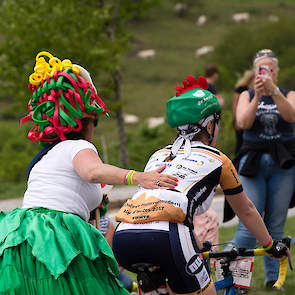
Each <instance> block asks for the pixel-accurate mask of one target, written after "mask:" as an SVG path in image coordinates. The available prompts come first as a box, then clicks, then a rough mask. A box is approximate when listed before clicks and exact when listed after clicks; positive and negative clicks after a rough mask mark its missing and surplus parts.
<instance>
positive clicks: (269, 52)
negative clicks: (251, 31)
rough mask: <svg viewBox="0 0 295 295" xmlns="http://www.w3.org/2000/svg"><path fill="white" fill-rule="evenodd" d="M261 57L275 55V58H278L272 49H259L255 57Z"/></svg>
mask: <svg viewBox="0 0 295 295" xmlns="http://www.w3.org/2000/svg"><path fill="white" fill-rule="evenodd" d="M259 57H273V58H277V56H276V54H275V53H274V52H273V51H272V50H271V49H262V50H259V51H258V52H257V53H256V54H255V57H254V59H256V58H259Z"/></svg>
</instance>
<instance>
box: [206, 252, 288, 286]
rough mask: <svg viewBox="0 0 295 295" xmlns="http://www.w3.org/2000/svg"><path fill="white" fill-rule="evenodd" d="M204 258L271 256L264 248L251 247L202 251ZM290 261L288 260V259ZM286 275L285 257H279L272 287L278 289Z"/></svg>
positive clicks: (233, 258)
mask: <svg viewBox="0 0 295 295" xmlns="http://www.w3.org/2000/svg"><path fill="white" fill-rule="evenodd" d="M202 255H203V257H204V258H206V259H208V258H224V257H227V258H230V259H232V260H235V259H236V258H237V257H238V256H240V257H249V256H271V255H270V254H269V253H267V252H266V251H265V250H264V249H253V250H246V249H232V250H229V251H217V252H211V251H205V252H202ZM289 263H290V261H289ZM290 268H291V269H292V265H291V264H290ZM286 275H287V257H286V256H285V257H282V258H281V259H280V272H279V277H278V280H277V281H276V283H275V284H274V285H273V288H274V289H277V290H280V289H281V287H282V286H283V284H284V282H285V280H286Z"/></svg>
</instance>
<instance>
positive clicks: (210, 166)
mask: <svg viewBox="0 0 295 295" xmlns="http://www.w3.org/2000/svg"><path fill="white" fill-rule="evenodd" d="M170 152H171V146H167V147H165V148H164V149H161V150H159V151H157V152H155V153H154V154H153V155H152V156H151V158H150V159H149V161H148V162H147V165H146V167H145V171H151V170H154V169H156V168H157V167H159V166H162V165H164V164H166V169H165V170H164V172H163V173H165V174H171V175H174V176H176V177H177V178H178V180H179V181H178V186H177V187H176V188H175V189H168V188H159V189H144V188H139V190H138V191H137V192H136V193H135V195H134V196H133V197H132V199H130V200H128V201H127V202H126V203H125V204H124V205H123V207H122V208H121V209H120V211H119V213H118V214H117V216H116V220H117V221H121V222H123V223H126V224H150V223H151V222H156V223H153V224H152V225H153V227H154V226H155V224H160V227H163V226H164V225H163V223H162V221H166V222H167V221H169V222H174V223H184V224H187V225H190V224H192V219H193V217H194V216H195V215H200V214H201V213H203V212H205V211H206V210H207V209H208V208H209V207H210V204H211V202H212V198H213V196H214V194H215V190H216V186H217V185H218V184H220V185H221V188H222V189H223V191H224V193H225V194H226V195H232V194H237V193H239V192H241V191H242V190H243V189H242V185H241V182H240V179H239V177H238V175H237V172H236V170H235V168H234V166H233V164H232V162H231V161H230V159H229V158H228V157H227V156H225V155H224V154H223V153H221V152H220V151H218V150H217V149H215V148H212V147H210V146H207V145H204V144H203V143H201V142H192V148H191V153H190V155H189V156H188V157H185V156H184V150H183V148H181V149H179V151H178V152H177V154H176V156H175V158H174V159H172V160H167V158H168V156H169V155H170ZM126 224H122V225H120V226H119V229H122V228H123V227H124V228H125V229H126V227H127V228H128V227H129V226H128V225H126ZM137 227H138V226H136V228H137ZM164 227H166V226H164Z"/></svg>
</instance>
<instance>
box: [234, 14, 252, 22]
mask: <svg viewBox="0 0 295 295" xmlns="http://www.w3.org/2000/svg"><path fill="white" fill-rule="evenodd" d="M232 18H233V20H234V21H235V22H237V23H246V22H248V21H249V18H250V15H249V13H248V12H241V13H235V14H233V15H232Z"/></svg>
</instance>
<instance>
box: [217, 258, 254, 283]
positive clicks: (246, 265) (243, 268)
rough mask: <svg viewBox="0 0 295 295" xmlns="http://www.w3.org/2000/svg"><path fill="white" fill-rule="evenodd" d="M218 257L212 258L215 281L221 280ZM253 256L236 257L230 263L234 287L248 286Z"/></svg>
mask: <svg viewBox="0 0 295 295" xmlns="http://www.w3.org/2000/svg"><path fill="white" fill-rule="evenodd" d="M220 260H221V259H220V258H218V259H214V269H215V276H216V281H220V280H223V278H224V277H223V275H222V268H221V264H220ZM253 264H254V257H237V259H235V260H234V261H232V262H231V263H230V267H229V269H230V270H231V272H232V276H233V280H234V285H235V287H241V288H249V287H250V283H251V278H252V269H253Z"/></svg>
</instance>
